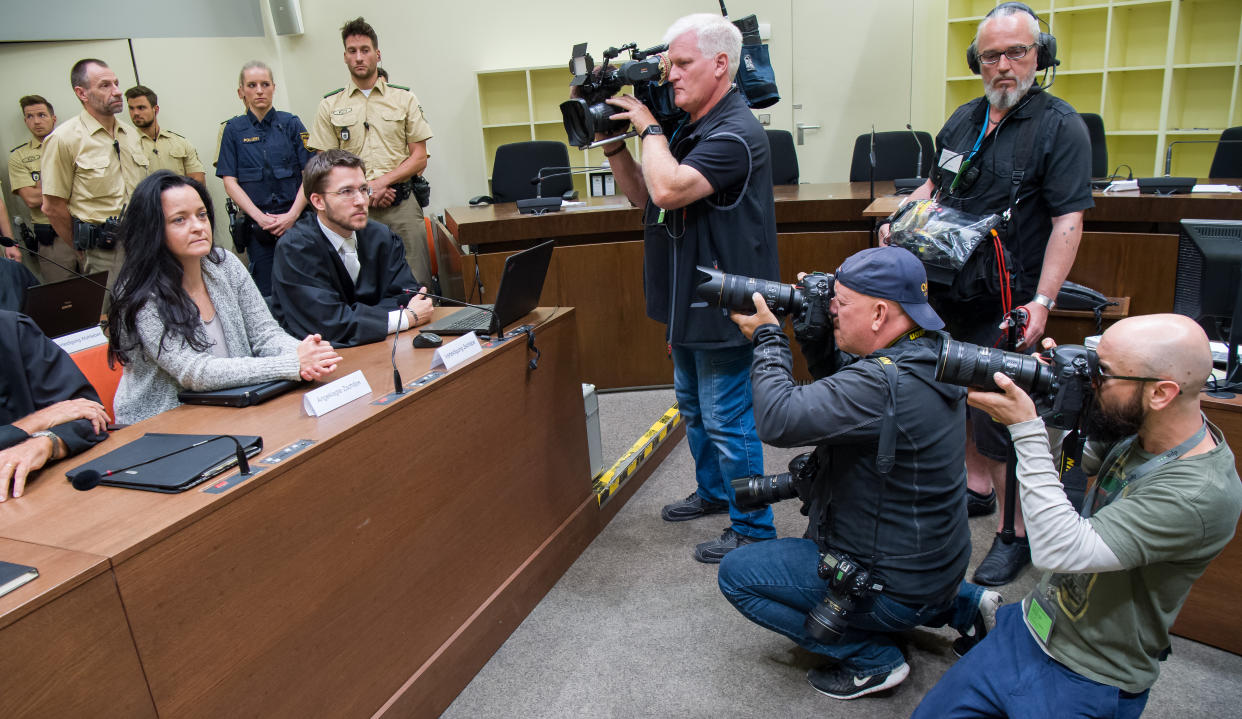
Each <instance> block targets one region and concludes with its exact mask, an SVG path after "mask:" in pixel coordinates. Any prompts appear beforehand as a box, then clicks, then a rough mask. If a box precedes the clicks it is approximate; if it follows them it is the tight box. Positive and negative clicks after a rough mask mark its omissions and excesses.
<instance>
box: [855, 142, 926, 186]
mask: <svg viewBox="0 0 1242 719" xmlns="http://www.w3.org/2000/svg"><path fill="white" fill-rule="evenodd" d="M916 137H917V138H918V141H917V142H915V138H916ZM920 146H921V147H922V148H923V161H922V162H921V163H920V162H919V147H920ZM870 154H871V133H869V132H868V133H866V134H863V135H859V136H858V139H857V140H855V141H854V158H853V159H852V160H851V161H850V182H867V181H868V180H870V179H871V160H870V157H869V156H870ZM934 154H935V145H934V144H933V143H932V137H931V135H930V134H928V133H926V132H921V131H920V132H911V131H909V130H896V131H893V132H877V133H875V179H877V180H896V179H897V178H899V177H900V178H905V177H915V176H916V175H917V176H918V177H927V176H928V175H930V174H931V168H932V160H933V155H934ZM916 170H917V172H916Z"/></svg>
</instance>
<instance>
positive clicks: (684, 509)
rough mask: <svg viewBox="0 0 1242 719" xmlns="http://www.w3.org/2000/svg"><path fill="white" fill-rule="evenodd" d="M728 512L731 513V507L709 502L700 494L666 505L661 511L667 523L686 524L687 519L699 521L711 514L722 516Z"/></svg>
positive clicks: (694, 493)
mask: <svg viewBox="0 0 1242 719" xmlns="http://www.w3.org/2000/svg"><path fill="white" fill-rule="evenodd" d="M727 511H729V505H727V504H721V503H719V502H709V501H707V500H706V499H703V498H702V497H700V496H699V493H698V492H691V493H690V496H689V497H686V498H685V499H683V500H681V501H680V502H673V503H672V504H666V505H664V509H662V510H660V516H661V517H663V518H664V521H666V522H684V521H686V520H687V519H698V518H699V517H706V516H707V515H709V514H722V513H724V512H727Z"/></svg>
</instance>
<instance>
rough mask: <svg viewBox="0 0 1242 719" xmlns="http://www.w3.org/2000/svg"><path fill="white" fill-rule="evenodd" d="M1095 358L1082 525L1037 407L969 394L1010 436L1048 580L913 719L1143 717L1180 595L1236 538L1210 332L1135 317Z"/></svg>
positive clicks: (1002, 379) (1241, 492)
mask: <svg viewBox="0 0 1242 719" xmlns="http://www.w3.org/2000/svg"><path fill="white" fill-rule="evenodd" d="M1044 346H1045V347H1052V346H1054V343H1052V341H1051V340H1045V343H1044ZM1097 353H1098V355H1099V364H1098V367H1097V369H1096V371H1095V376H1094V384H1095V394H1096V397H1095V404H1094V406H1093V407H1092V414H1091V417H1090V418H1089V420H1088V432H1087V438H1088V443H1087V446H1086V449H1085V451H1084V454H1083V468H1084V469H1085V471H1086V473H1087V475H1088V476H1094V477H1095V480H1094V483H1093V484H1092V486H1090V487H1089V488H1088V490H1087V496H1086V500H1085V502H1084V503H1083V509H1082V513H1081V514H1079V513H1078V512H1076V511H1074V509H1073V507H1072V506H1071V505H1070V502H1069V500H1068V499H1067V498H1066V496H1065V492H1064V490H1063V489H1062V488H1061V485H1060V483H1059V481H1058V476H1057V471H1056V466H1055V462H1054V459H1053V456H1054V452H1053V448H1054V447H1056V446H1057V444H1058V443H1059V441H1060V436H1059V434H1054V433H1053V432H1052V431H1049V430H1047V429H1046V428H1045V427H1044V423H1043V421H1042V420H1041V419H1039V417H1038V415H1037V413H1036V410H1035V404H1034V403H1033V402H1032V401H1031V398H1030V397H1028V396H1027V395H1026V393H1025V392H1023V391H1022V390H1021V389H1019V388H1018V387H1017V386H1015V385H1014V383H1013V381H1012V380H1010V379H1009V378H1008V377H1006V376H1005V375H1003V374H1000V373H997V374H996V376H995V378H996V384H997V385H998V386H999V387H1000V389H1001V392H980V391H975V390H972V391H971V392H970V395H969V398H968V401H969V402H970V404H971V405H973V406H975V407H978V408H980V409H982V410H984V411H985V412H987V413H988V414H989V415H991V416H992V417H993V418H994V419H996V420H997V421H998V422H1001V423H1003V424H1005V425H1007V426H1008V428H1009V434H1010V435H1011V436H1012V437H1013V440H1014V446H1015V447H1016V448H1017V452H1018V470H1017V474H1018V482H1019V495H1020V498H1021V501H1022V508H1023V510H1024V511H1025V513H1026V528H1027V536H1029V537H1030V542H1031V555H1032V562H1033V563H1034V564H1035V566H1036V567H1037V568H1039V569H1040V570H1042V571H1043V572H1044V574H1043V577H1042V578H1041V579H1040V582H1039V584H1038V585H1037V586H1036V587H1035V589H1034V590H1033V591H1032V592H1031V593H1030V594H1029V595H1028V596H1027V597H1026V598H1025V599H1024V600H1023V601H1022V603H1021V604H1013V605H1008V606H1005V607H1002V608H1001V609H1000V611H999V612H998V613H997V615H996V627H995V629H993V630H992V631H991V632H989V633H988V634H987V636H986V638H984V639H983V641H982V642H980V643H979V644H978V645H977V646H975V647H974V648H972V649H970V650H969V651H968V652H967V654H966V655H965V656H964V657H963V659H962V660H961V661H959V662H958V663H957V664H956V665H954V666H953V668H951V669H950V670H949V671H948V673H946V674H945V675H944V677H942V678H941V680H940V682H939V683H938V684H937V685H936V686H935V687H934V688H933V689H932V690H931V691H930V692H929V693H928V694H927V696H926V697H924V699H923V702H922V704H920V706H919V708H918V710H917V711H916V712H915V715H914V716H916V717H923V716H927V717H955V716H1011V717H1025V716H1030V717H1036V716H1040V717H1042V716H1082V717H1088V716H1090V717H1095V716H1109V717H1112V716H1118V717H1122V716H1124V717H1137V716H1138V715H1139V714H1141V713H1142V711H1143V708H1144V706H1145V705H1146V703H1147V696H1148V692H1149V690H1150V688H1151V686H1152V684H1154V683H1155V681H1156V678H1157V676H1158V675H1159V671H1160V662H1161V661H1163V660H1164V659H1165V658H1166V657H1168V655H1169V651H1170V645H1169V627H1171V626H1172V625H1173V621H1174V620H1175V619H1176V618H1177V613H1178V611H1179V610H1180V609H1181V607H1182V604H1183V602H1184V601H1185V599H1186V595H1187V594H1189V593H1190V588H1191V586H1192V585H1193V584H1194V582H1195V580H1196V579H1198V578H1199V576H1200V575H1202V574H1203V571H1204V570H1205V569H1206V568H1207V565H1208V563H1209V562H1211V561H1212V560H1213V559H1214V558H1216V556H1217V555H1218V554H1220V552H1221V550H1223V549H1224V548H1225V546H1226V545H1227V544H1228V543H1229V540H1230V539H1231V538H1232V537H1233V533H1234V530H1235V528H1236V526H1237V522H1238V516H1239V513H1240V512H1242V483H1240V481H1239V478H1238V474H1237V472H1236V470H1235V469H1234V457H1233V452H1231V451H1230V449H1229V447H1228V446H1227V445H1226V444H1225V438H1224V435H1223V434H1222V433H1221V431H1220V430H1219V429H1218V428H1217V427H1215V426H1214V425H1212V424H1211V423H1210V422H1208V421H1207V419H1206V418H1205V417H1204V416H1203V413H1202V411H1201V410H1200V407H1199V392H1200V390H1201V389H1202V388H1203V384H1204V382H1205V381H1206V380H1207V377H1208V375H1209V374H1210V373H1211V370H1212V355H1211V351H1210V349H1209V347H1208V338H1207V335H1205V334H1204V332H1203V330H1202V329H1201V328H1200V327H1199V326H1198V325H1197V324H1195V323H1194V322H1193V321H1192V320H1190V319H1189V318H1186V317H1183V316H1181V315H1147V316H1142V317H1131V318H1128V319H1125V320H1122V321H1120V322H1118V323H1117V324H1115V325H1113V326H1112V327H1111V328H1109V330H1108V331H1107V332H1105V333H1104V336H1103V337H1102V338H1101V340H1100V344H1099V347H1098V348H1097ZM1050 435H1051V436H1050ZM966 586H969V585H966ZM1017 687H1025V688H1026V689H1025V690H1024V691H1022V692H1015V691H1014V690H1015V688H1017ZM1018 694H1020V695H1021V696H1018Z"/></svg>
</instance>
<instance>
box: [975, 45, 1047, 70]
mask: <svg viewBox="0 0 1242 719" xmlns="http://www.w3.org/2000/svg"><path fill="white" fill-rule="evenodd" d="M1038 44H1039V43H1033V44H1031V45H1014V46H1013V47H1011V48H1008V49H1007V50H1005V51H1004V52H1000V51H999V50H988V51H986V52H981V53H979V62H981V63H983V64H984V65H995V64H996V63H998V62H1000V59H1001V55H1004V56H1005V57H1007V58H1009V59H1010V60H1021V59H1022V58H1024V57H1026V54H1027V53H1028V52H1030V50H1031V48H1033V47H1035V46H1036V45H1038Z"/></svg>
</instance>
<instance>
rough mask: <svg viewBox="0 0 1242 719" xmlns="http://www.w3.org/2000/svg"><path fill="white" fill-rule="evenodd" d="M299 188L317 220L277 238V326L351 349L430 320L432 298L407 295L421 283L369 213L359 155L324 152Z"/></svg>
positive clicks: (308, 168)
mask: <svg viewBox="0 0 1242 719" xmlns="http://www.w3.org/2000/svg"><path fill="white" fill-rule="evenodd" d="M302 188H303V191H304V192H306V195H307V199H308V200H309V201H310V203H311V205H313V206H314V208H315V213H316V214H315V217H313V218H312V217H307V218H303V219H302V220H301V221H299V222H298V223H297V224H296V225H294V226H293V228H292V229H290V230H289V231H288V232H286V233H285V234H284V236H283V237H281V238H280V242H279V243H277V245H276V257H275V259H274V260H273V263H272V299H271V305H272V313H273V314H274V315H275V316H276V319H277V320H278V321H279V322H280V323H281V325H283V326H284V328H285V329H286V330H287V331H288V332H289V333H290V334H292V335H295V336H305V335H308V334H319V335H321V336H322V337H323V338H324V339H325V340H328V341H329V342H331V343H332V345H333V346H334V347H353V346H355V345H362V344H367V343H370V342H379V341H380V340H383V339H384V337H385V336H387V335H388V334H390V333H392V332H396V331H397V330H398V329H406V328H408V327H414V326H416V325H419V324H423V323H425V322H427V321H429V320H430V319H431V310H432V305H431V300H429V299H427V298H426V297H424V296H422V295H415V294H414V293H412V292H410V290H411V289H413V288H419V289H426V288H425V287H422V286H421V285H420V284H419V282H418V280H416V279H414V275H413V274H411V273H410V268H409V265H407V264H406V261H405V248H404V246H403V245H402V244H401V238H400V237H398V236H397V235H395V234H393V232H392V230H389V229H388V228H387V227H385V226H384V225H381V224H380V223H378V222H375V221H373V220H369V219H368V218H367V207H368V204H369V203H368V201H369V199H370V196H371V188H370V186H369V185H368V184H367V180H366V166H365V165H364V164H363V162H362V160H361V159H360V158H358V156H356V155H354V154H351V153H349V152H346V151H344V150H328V151H326V152H321V153H319V154H318V155H316V156H314V157H313V158H311V160H310V162H308V163H307V164H306V169H305V170H303V173H302ZM411 298H412V299H411Z"/></svg>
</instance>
